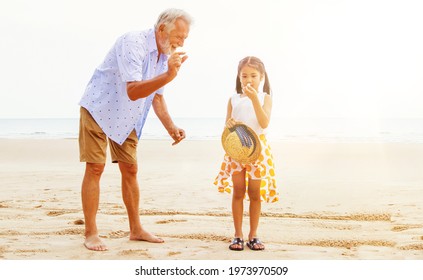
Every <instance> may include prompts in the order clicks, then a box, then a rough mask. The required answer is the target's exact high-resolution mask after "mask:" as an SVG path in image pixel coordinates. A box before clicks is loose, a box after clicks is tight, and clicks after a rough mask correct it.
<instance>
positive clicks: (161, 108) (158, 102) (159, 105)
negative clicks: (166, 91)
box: [153, 94, 185, 145]
mask: <svg viewBox="0 0 423 280" xmlns="http://www.w3.org/2000/svg"><path fill="white" fill-rule="evenodd" d="M153 109H154V113H156V115H157V117H158V118H159V120H160V121H161V123H162V124H163V126H164V127H165V128H166V130H167V132H168V133H169V135H170V137H172V139H173V140H175V142H174V143H173V144H172V145H176V144H178V143H179V142H181V141H182V140H183V139H184V138H185V131H184V130H183V129H181V128H178V127H177V126H176V125H175V124H174V123H173V121H172V118H171V117H170V115H169V112H168V110H167V105H166V101H165V99H164V97H163V95H161V94H156V95H155V96H154V99H153Z"/></svg>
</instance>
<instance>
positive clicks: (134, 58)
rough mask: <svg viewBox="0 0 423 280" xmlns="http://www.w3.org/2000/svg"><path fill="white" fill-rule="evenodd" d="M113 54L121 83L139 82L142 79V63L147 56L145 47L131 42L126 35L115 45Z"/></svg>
mask: <svg viewBox="0 0 423 280" xmlns="http://www.w3.org/2000/svg"><path fill="white" fill-rule="evenodd" d="M115 53H116V60H117V64H118V67H119V72H120V76H121V77H122V81H123V82H132V81H141V80H142V78H143V63H144V60H145V58H146V56H147V50H146V47H145V45H143V44H140V43H138V42H136V41H133V40H132V38H131V37H130V36H128V35H124V36H122V37H121V38H120V39H119V42H118V44H116V52H115Z"/></svg>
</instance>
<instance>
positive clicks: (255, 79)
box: [239, 65, 263, 91]
mask: <svg viewBox="0 0 423 280" xmlns="http://www.w3.org/2000/svg"><path fill="white" fill-rule="evenodd" d="M239 80H240V81H241V86H242V87H246V86H247V84H250V86H252V87H253V88H254V89H255V90H256V91H258V88H259V86H260V82H261V81H262V80H263V77H262V75H261V74H260V72H259V71H258V70H257V69H255V68H252V67H250V66H248V65H245V66H244V67H242V68H241V71H240V72H239Z"/></svg>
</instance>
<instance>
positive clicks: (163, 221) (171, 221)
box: [156, 219, 187, 224]
mask: <svg viewBox="0 0 423 280" xmlns="http://www.w3.org/2000/svg"><path fill="white" fill-rule="evenodd" d="M183 222H187V220H173V219H172V220H161V221H157V222H156V224H169V223H183Z"/></svg>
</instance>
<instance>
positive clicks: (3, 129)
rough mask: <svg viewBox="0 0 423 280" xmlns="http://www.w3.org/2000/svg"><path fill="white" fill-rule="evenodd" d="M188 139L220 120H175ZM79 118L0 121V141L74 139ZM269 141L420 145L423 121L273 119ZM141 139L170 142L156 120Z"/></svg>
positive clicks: (217, 126)
mask: <svg viewBox="0 0 423 280" xmlns="http://www.w3.org/2000/svg"><path fill="white" fill-rule="evenodd" d="M173 120H174V123H175V124H176V125H177V126H179V127H181V128H183V129H184V130H185V132H186V135H187V139H188V140H199V141H201V140H218V139H220V137H221V134H222V131H223V128H224V123H225V121H224V119H223V118H174V119H173ZM78 129H79V119H78V118H33V119H0V138H7V139H77V138H78ZM267 131H268V134H267V135H268V139H269V140H272V141H286V142H329V143H357V142H363V143H423V118H403V119H359V118H357V119H354V118H309V119H306V118H302V119H300V118H280V119H276V118H275V119H272V121H271V125H270V126H269V128H268V130H267ZM141 139H146V140H164V139H169V135H168V134H167V131H166V130H165V129H164V127H163V126H162V124H161V122H160V120H159V119H157V118H154V117H149V119H147V122H146V124H145V126H144V129H143V134H142V136H141Z"/></svg>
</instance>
